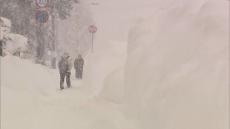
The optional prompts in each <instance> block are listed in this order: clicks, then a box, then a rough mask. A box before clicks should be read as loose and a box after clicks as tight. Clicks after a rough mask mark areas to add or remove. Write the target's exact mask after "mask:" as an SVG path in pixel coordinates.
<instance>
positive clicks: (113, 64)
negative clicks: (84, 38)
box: [1, 0, 229, 129]
mask: <svg viewBox="0 0 230 129" xmlns="http://www.w3.org/2000/svg"><path fill="white" fill-rule="evenodd" d="M87 1H88V3H89V4H91V3H92V2H93V3H94V4H93V5H91V6H92V7H91V9H92V10H91V11H92V14H93V16H94V20H95V24H96V25H97V26H98V32H97V33H96V35H95V50H94V52H93V53H89V54H88V55H86V56H85V62H86V65H85V67H84V68H85V72H84V79H83V80H82V81H78V80H75V79H74V77H73V75H74V72H72V83H73V87H72V88H71V89H65V90H63V91H60V90H59V74H58V71H57V70H51V69H48V68H47V67H44V66H41V65H38V64H34V63H33V62H31V61H28V60H22V59H19V58H16V57H12V56H7V57H5V58H1V80H2V81H1V83H2V85H1V86H2V87H1V102H2V103H1V109H2V114H1V117H2V120H1V126H2V128H3V129H15V128H19V129H63V128H66V129H228V128H229V116H228V114H229V99H228V95H229V88H228V85H229V81H228V80H229V60H228V59H229V55H228V53H229V44H228V36H229V35H228V33H229V32H228V24H229V23H228V8H229V7H228V2H229V1H227V0H193V1H183V0H165V1H162V0H126V1H124V0H109V1H108V0H87ZM72 20H73V19H72ZM67 23H69V22H68V21H63V23H62V24H63V25H64V24H67ZM70 23H71V24H73V23H74V20H73V21H70ZM66 26H67V27H71V25H66ZM130 27H131V28H130ZM63 28H64V29H65V27H63ZM64 29H63V30H64ZM63 30H61V31H60V32H58V33H59V36H60V37H59V38H61V39H62V40H63V41H65V39H66V38H68V34H67V35H65V36H66V38H64V37H65V36H63V37H61V36H62V34H61V32H63ZM71 31H73V32H74V28H73V29H72V30H71ZM73 32H70V33H71V38H70V39H68V40H71V41H70V42H73V43H75V42H74V41H75V38H76V37H74V33H73ZM68 40H66V41H67V42H69V41H68ZM73 58H74V57H73Z"/></svg>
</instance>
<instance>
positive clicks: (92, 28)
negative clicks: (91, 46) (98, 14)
mask: <svg viewBox="0 0 230 129" xmlns="http://www.w3.org/2000/svg"><path fill="white" fill-rule="evenodd" d="M89 32H90V33H96V32H97V27H96V26H95V25H90V26H89Z"/></svg>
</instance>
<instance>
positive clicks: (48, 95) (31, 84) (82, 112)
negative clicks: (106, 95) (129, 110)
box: [1, 56, 134, 129]
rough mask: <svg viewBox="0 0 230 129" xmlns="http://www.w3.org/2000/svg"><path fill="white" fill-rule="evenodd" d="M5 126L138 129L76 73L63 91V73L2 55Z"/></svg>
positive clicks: (60, 128) (3, 124) (2, 99)
mask: <svg viewBox="0 0 230 129" xmlns="http://www.w3.org/2000/svg"><path fill="white" fill-rule="evenodd" d="M1 80H2V81H1V86H2V87H1V112H2V113H1V128H2V129H15V128H19V129H63V128H66V129H108V128H110V129H134V127H132V126H131V124H130V122H131V121H127V120H126V118H125V117H124V115H123V114H122V112H121V111H120V106H119V105H116V104H112V103H107V102H105V101H99V100H96V99H93V98H92V95H91V91H90V90H88V87H85V86H84V82H81V81H78V80H75V79H74V78H73V76H72V86H73V87H72V88H71V89H65V90H63V91H60V90H59V74H58V72H57V71H56V70H51V69H48V68H47V67H44V66H41V65H39V64H34V63H33V62H31V61H28V60H22V59H20V58H17V57H12V56H7V57H4V58H1Z"/></svg>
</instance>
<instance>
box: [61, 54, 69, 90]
mask: <svg viewBox="0 0 230 129" xmlns="http://www.w3.org/2000/svg"><path fill="white" fill-rule="evenodd" d="M58 68H59V73H60V88H61V90H62V89H64V86H63V84H64V81H65V78H66V83H67V86H68V88H70V87H71V81H70V75H71V68H72V65H71V59H70V56H69V54H68V53H64V55H63V56H62V57H61V60H60V61H59V62H58Z"/></svg>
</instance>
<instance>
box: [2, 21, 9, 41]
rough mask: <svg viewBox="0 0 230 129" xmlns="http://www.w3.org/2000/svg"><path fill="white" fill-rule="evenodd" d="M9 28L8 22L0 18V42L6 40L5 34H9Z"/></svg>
mask: <svg viewBox="0 0 230 129" xmlns="http://www.w3.org/2000/svg"><path fill="white" fill-rule="evenodd" d="M10 28H11V22H10V20H9V19H7V18H4V17H0V40H1V39H3V38H4V37H5V38H6V36H7V34H8V33H9V32H10Z"/></svg>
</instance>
